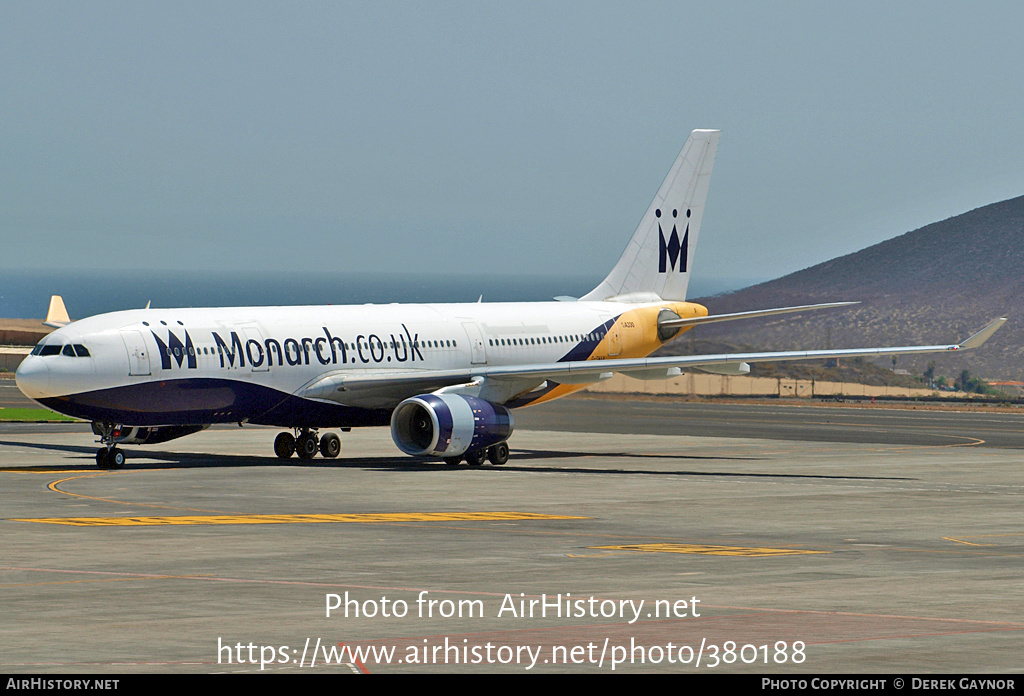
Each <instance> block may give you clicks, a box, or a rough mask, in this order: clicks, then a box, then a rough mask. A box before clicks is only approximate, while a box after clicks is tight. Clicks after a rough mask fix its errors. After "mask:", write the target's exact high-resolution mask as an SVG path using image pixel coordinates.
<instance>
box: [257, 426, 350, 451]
mask: <svg viewBox="0 0 1024 696" xmlns="http://www.w3.org/2000/svg"><path fill="white" fill-rule="evenodd" d="M318 451H319V452H320V454H321V455H323V456H324V457H326V458H327V459H334V458H335V457H337V456H338V455H339V454H341V438H340V437H338V436H337V435H336V434H335V433H327V434H326V435H324V436H323V437H318V436H317V433H316V430H311V429H310V428H295V435H292V434H291V433H281V434H280V435H278V436H277V437H276V438H275V439H274V454H276V455H277V456H278V457H280V458H281V459H288V458H289V457H291V456H292V455H293V454H298V455H299V459H312V458H313V457H315V456H316V453H317V452H318Z"/></svg>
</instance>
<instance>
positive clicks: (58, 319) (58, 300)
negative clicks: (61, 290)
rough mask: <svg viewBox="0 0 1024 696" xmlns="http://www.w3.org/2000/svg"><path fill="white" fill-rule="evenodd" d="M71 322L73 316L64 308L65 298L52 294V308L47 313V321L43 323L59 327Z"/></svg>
mask: <svg viewBox="0 0 1024 696" xmlns="http://www.w3.org/2000/svg"><path fill="white" fill-rule="evenodd" d="M70 323H71V318H70V317H69V316H68V310H67V309H65V308H64V299H63V298H62V297H61V296H60V295H53V296H51V297H50V310H49V311H48V312H47V313H46V321H44V322H43V325H44V326H52V327H53V328H55V329H59V328H60V327H62V326H67V325H68V324H70Z"/></svg>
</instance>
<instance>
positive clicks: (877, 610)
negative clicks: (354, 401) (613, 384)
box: [0, 399, 1024, 674]
mask: <svg viewBox="0 0 1024 696" xmlns="http://www.w3.org/2000/svg"><path fill="white" fill-rule="evenodd" d="M516 417H517V429H516V432H515V433H514V435H513V436H512V438H511V440H510V446H511V447H512V459H511V460H510V461H509V463H508V464H506V465H505V466H502V467H492V466H490V465H487V466H484V467H482V468H479V469H470V468H469V467H466V466H462V467H459V468H457V469H455V468H450V467H447V466H445V465H443V464H440V463H432V462H430V463H427V462H418V461H416V460H413V459H410V458H408V457H405V456H403V455H401V454H400V453H399V452H398V450H397V448H396V447H395V446H394V444H393V443H392V442H391V439H390V434H389V433H388V431H387V430H385V429H365V430H354V431H352V432H351V433H347V434H343V436H342V439H343V449H342V455H341V457H340V458H339V459H337V460H323V459H320V458H319V457H318V458H317V459H314V460H312V461H311V462H303V461H300V460H298V459H291V460H288V461H287V462H282V461H280V460H277V459H276V458H274V457H273V455H272V442H273V438H274V436H275V434H276V433H277V432H278V431H277V430H274V429H264V428H249V427H247V428H238V427H232V428H215V429H212V430H209V431H205V432H202V433H199V434H196V435H193V436H190V437H187V438H183V439H180V440H175V441H172V442H169V443H164V444H162V445H156V446H154V447H153V448H151V449H147V448H131V447H126V448H125V450H126V451H128V455H129V460H128V466H127V467H126V468H125V469H123V470H120V471H101V470H98V469H97V468H96V467H95V466H94V464H93V455H94V452H95V447H96V445H95V444H94V439H95V438H94V436H93V435H92V434H91V432H90V431H89V429H88V426H87V425H81V424H76V425H44V424H19V425H14V424H12V425H2V426H0V489H2V491H3V496H2V502H0V505H2V514H0V540H2V541H0V544H2V555H0V671H2V672H24V673H33V674H34V673H68V672H73V673H130V672H259V671H261V670H262V671H265V672H275V673H277V672H289V671H290V672H305V673H319V672H359V671H368V672H374V673H378V672H416V673H428V672H495V671H504V672H509V673H519V672H540V673H551V672H578V673H601V672H612V671H613V669H614V671H615V672H627V673H637V672H665V671H668V672H703V673H709V672H710V673H773V674H774V673H822V672H827V673H906V674H921V673H945V674H949V673H960V672H981V673H1008V672H1019V670H1020V659H1021V657H1020V656H1021V655H1022V654H1024V619H1022V611H1021V610H1022V608H1024V574H1022V573H1021V568H1022V559H1024V515H1022V514H1021V511H1022V510H1024V437H1022V435H1021V434H1022V433H1024V417H1022V416H1020V415H1017V414H1003V413H967V412H964V413H947V412H931V411H914V410H894V411H881V410H861V409H849V408H821V407H817V408H812V407H806V408H805V407H791V406H775V405H746V404H740V405H728V404H713V405H709V404H679V403H651V402H642V401H612V400H606V399H565V400H562V401H560V402H556V403H554V404H551V405H548V406H544V407H537V408H535V409H527V410H524V411H519V412H516ZM346 593H347V594H346ZM346 598H347V599H348V600H349V601H348V602H347V603H346V601H345V600H346ZM331 604H333V605H336V608H334V609H333V610H332V611H331V614H330V616H329V617H328V616H327V606H328V605H331ZM531 609H532V612H531ZM346 613H347V616H346ZM357 613H358V616H357ZM402 614H404V615H402ZM340 645H344V646H345V647H344V649H343V648H341V647H339V646H340ZM370 650H376V651H377V652H376V653H373V652H365V651H370ZM388 651H390V653H389V652H388ZM314 655H315V659H314ZM616 661H618V663H617V664H616ZM698 661H699V664H698ZM311 662H313V665H312V666H310V663H311ZM261 663H262V664H261Z"/></svg>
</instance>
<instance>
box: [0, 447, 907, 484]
mask: <svg viewBox="0 0 1024 696" xmlns="http://www.w3.org/2000/svg"><path fill="white" fill-rule="evenodd" d="M4 446H16V447H27V448H32V449H41V450H49V451H53V452H67V453H68V454H69V455H72V456H71V457H69V459H73V460H75V461H74V462H73V463H71V462H68V463H66V464H49V465H42V466H32V467H17V469H18V470H19V471H33V472H45V471H62V472H66V471H69V470H81V471H82V472H83V473H88V472H97V473H100V472H102V473H113V472H112V470H110V469H98V468H97V467H96V464H95V455H96V448H95V447H82V446H79V445H58V444H46V443H27V442H10V441H4V440H0V447H4ZM132 453H133V454H134V457H129V459H128V464H127V466H126V468H125V469H122V470H120V471H131V470H154V469H189V468H196V469H201V468H217V467H261V466H290V467H296V468H314V469H352V468H361V469H374V470H379V471H395V472H403V473H409V472H424V473H428V472H442V471H452V470H453V469H454V467H450V466H448V465H446V464H444V463H442V462H439V461H436V460H426V459H411V458H409V457H405V456H381V457H350V458H344V455H342V458H339V459H322V458H319V457H318V458H316V459H312V460H304V459H298V458H292V459H287V460H282V459H278V458H277V457H257V456H252V455H240V454H202V453H193V452H163V451H156V450H133V451H132ZM76 455H77V456H76ZM514 456H515V460H516V461H528V460H533V461H536V462H550V461H551V460H558V459H586V458H589V457H600V458H602V459H610V458H622V459H631V460H637V459H640V460H644V459H646V460H673V461H680V460H686V461H689V460H708V461H722V462H725V461H759V460H760V459H761V458H759V457H714V456H706V455H686V454H642V453H632V452H578V451H572V452H565V451H559V450H514ZM153 460H157V461H153ZM460 468H461V469H465V470H469V469H468V467H466V466H465V465H463V466H461V467H460ZM473 471H480V472H493V473H496V474H497V473H502V472H520V473H558V474H567V473H568V474H581V475H597V476H602V475H626V476H673V477H674V476H712V477H729V478H744V477H746V478H779V479H819V480H820V479H835V480H870V481H911V480H914V479H912V478H908V477H901V476H853V475H828V474H780V473H772V472H743V471H714V470H705V471H697V470H689V469H687V470H672V471H665V470H655V469H636V468H618V467H615V468H609V467H598V466H591V467H582V466H559V465H554V464H551V465H548V466H537V465H530V466H517V465H515V464H505V465H503V466H491V465H487V466H483V467H480V468H477V469H473Z"/></svg>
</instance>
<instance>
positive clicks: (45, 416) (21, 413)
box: [0, 408, 78, 423]
mask: <svg viewBox="0 0 1024 696" xmlns="http://www.w3.org/2000/svg"><path fill="white" fill-rule="evenodd" d="M77 420H78V419H77V418H71V417H70V416H65V415H63V414H60V413H54V412H53V411H51V410H50V409H48V408H0V422H3V423H40V422H75V421H77Z"/></svg>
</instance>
